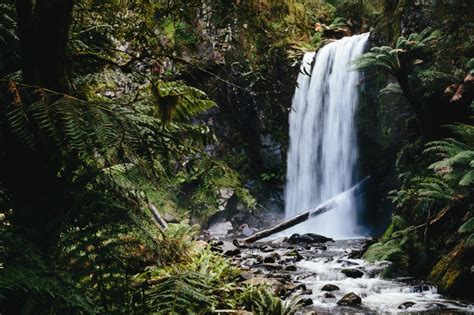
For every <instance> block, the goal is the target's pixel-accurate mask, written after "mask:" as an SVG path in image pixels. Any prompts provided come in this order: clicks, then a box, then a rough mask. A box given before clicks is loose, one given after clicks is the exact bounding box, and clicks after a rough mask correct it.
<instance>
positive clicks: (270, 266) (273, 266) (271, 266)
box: [262, 263, 283, 270]
mask: <svg viewBox="0 0 474 315" xmlns="http://www.w3.org/2000/svg"><path fill="white" fill-rule="evenodd" d="M262 267H264V268H266V269H268V270H282V269H283V266H282V265H279V264H272V263H270V264H265V263H264V264H262Z"/></svg>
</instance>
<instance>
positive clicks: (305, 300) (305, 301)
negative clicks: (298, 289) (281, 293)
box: [301, 298, 313, 306]
mask: <svg viewBox="0 0 474 315" xmlns="http://www.w3.org/2000/svg"><path fill="white" fill-rule="evenodd" d="M301 304H302V305H303V306H308V305H313V300H312V299H310V298H303V299H301Z"/></svg>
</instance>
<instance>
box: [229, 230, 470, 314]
mask: <svg viewBox="0 0 474 315" xmlns="http://www.w3.org/2000/svg"><path fill="white" fill-rule="evenodd" d="M286 240H287V239H283V238H279V239H275V240H270V241H265V242H257V243H255V244H253V245H250V246H249V247H248V248H240V249H236V248H233V249H232V247H233V246H232V245H231V243H230V242H224V244H223V245H221V246H222V248H223V249H224V254H226V255H227V256H230V257H232V259H233V260H234V262H235V264H237V265H239V266H240V267H241V268H243V269H244V270H246V271H244V272H243V276H244V280H245V282H244V283H248V284H250V283H253V284H257V283H267V284H269V285H271V286H272V287H273V288H274V289H275V292H277V293H278V294H279V295H280V296H282V297H291V296H294V295H298V296H300V297H301V298H304V299H305V303H306V304H307V305H306V306H305V308H304V309H303V311H302V312H301V314H313V313H317V314H355V313H357V314H361V313H362V314H380V313H404V314H412V313H430V314H466V313H474V305H473V304H470V303H467V302H464V301H459V300H452V299H449V298H447V297H445V296H443V295H441V294H439V293H437V289H436V287H434V286H432V285H430V284H428V283H425V282H421V281H417V280H414V279H412V278H398V279H391V280H386V279H382V278H381V276H380V274H381V272H382V271H383V269H384V268H385V267H387V264H389V263H388V262H379V263H374V264H371V263H367V262H365V261H364V260H362V259H356V258H350V257H354V256H355V255H354V254H357V253H358V252H360V250H361V249H362V248H363V247H364V246H365V244H366V242H367V240H366V239H350V240H337V241H328V242H324V243H308V244H305V243H298V244H290V243H288V242H287V241H286ZM226 248H227V251H226ZM229 248H231V249H229ZM348 293H354V294H356V295H357V296H358V297H360V303H357V302H356V303H354V305H352V304H351V303H349V304H351V305H338V301H340V300H341V299H342V298H343V296H344V295H346V294H348Z"/></svg>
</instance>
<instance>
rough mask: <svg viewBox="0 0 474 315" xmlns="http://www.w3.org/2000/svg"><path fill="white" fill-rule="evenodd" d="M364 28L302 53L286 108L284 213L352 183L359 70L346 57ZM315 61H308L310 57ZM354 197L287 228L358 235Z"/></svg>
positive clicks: (361, 41)
mask: <svg viewBox="0 0 474 315" xmlns="http://www.w3.org/2000/svg"><path fill="white" fill-rule="evenodd" d="M368 37H369V34H368V33H366V34H362V35H356V36H352V37H344V38H342V39H340V40H337V41H334V42H332V43H330V44H328V45H326V46H324V47H323V48H321V49H320V50H319V52H318V53H317V55H316V54H315V53H306V54H305V55H304V58H303V62H302V65H301V71H300V75H299V77H298V83H297V87H296V91H295V95H294V98H293V105H292V110H291V113H290V147H289V152H288V171H287V184H286V191H285V203H286V204H285V213H286V216H287V217H291V216H294V215H296V214H298V213H301V212H302V211H305V210H308V209H311V208H313V207H315V206H317V205H318V204H320V203H322V202H324V201H326V200H329V199H331V198H332V197H334V196H336V195H337V194H339V193H341V192H343V191H345V190H347V189H349V188H350V187H351V186H353V185H354V184H355V167H356V162H357V155H358V150H357V139H356V132H355V126H354V114H355V110H356V106H357V103H358V90H357V84H358V81H359V73H358V72H357V71H351V61H352V60H354V58H356V57H357V56H359V55H361V54H362V53H363V51H364V46H365V44H366V42H367V39H368ZM314 59H315V61H314V65H313V67H311V65H312V63H313V60H314ZM356 212H357V200H356V198H355V196H354V195H353V194H348V195H347V196H346V197H345V198H343V199H342V200H341V202H340V205H339V206H338V207H337V208H336V209H334V210H331V211H329V212H327V213H325V214H323V215H321V216H318V217H317V218H316V219H314V220H310V221H309V222H306V223H304V224H300V225H298V226H297V227H295V228H293V229H291V231H290V232H298V233H308V232H314V233H318V234H322V235H325V236H329V237H333V238H337V239H341V238H351V237H356V236H359V235H361V233H362V231H361V229H360V227H358V226H357V213H356Z"/></svg>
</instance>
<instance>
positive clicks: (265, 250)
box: [260, 245, 275, 253]
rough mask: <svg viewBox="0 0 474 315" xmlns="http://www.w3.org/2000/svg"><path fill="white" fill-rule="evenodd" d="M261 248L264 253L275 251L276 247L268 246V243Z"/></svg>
mask: <svg viewBox="0 0 474 315" xmlns="http://www.w3.org/2000/svg"><path fill="white" fill-rule="evenodd" d="M260 250H261V251H262V252H264V253H270V252H274V251H275V249H274V248H273V247H271V246H268V245H265V246H263V247H262V248H260Z"/></svg>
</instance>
